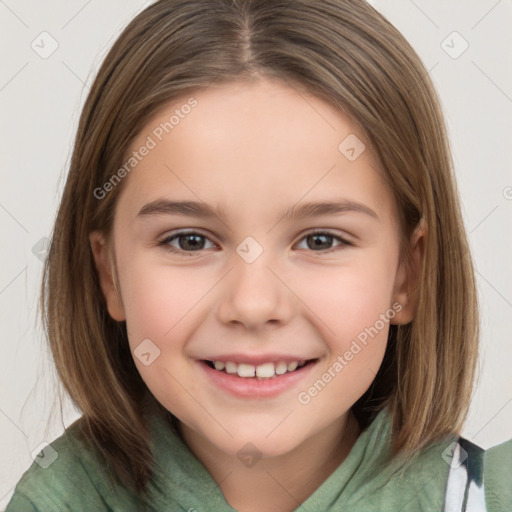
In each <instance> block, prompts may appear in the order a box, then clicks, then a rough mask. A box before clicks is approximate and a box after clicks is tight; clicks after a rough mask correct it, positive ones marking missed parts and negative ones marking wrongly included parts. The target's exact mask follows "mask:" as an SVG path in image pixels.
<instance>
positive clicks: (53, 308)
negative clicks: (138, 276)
mask: <svg viewBox="0 0 512 512" xmlns="http://www.w3.org/2000/svg"><path fill="white" fill-rule="evenodd" d="M259 77H265V78H272V79H276V80H281V81H282V82H283V83H287V84H288V85H290V86H293V87H295V88H297V89H301V90H303V91H306V92H309V93H310V94H313V95H315V96H316V97H318V98H320V99H322V100H324V101H326V102H328V103H329V104H331V105H334V106H335V107H336V108H338V109H339V110H340V111H342V112H344V113H345V114H346V115H348V116H350V117H351V119H353V120H354V121H355V122H356V123H358V125H359V126H360V127H361V129H362V130H363V132H364V134H365V136H366V137H367V139H368V140H369V141H370V143H371V146H372V149H373V151H374V152H375V155H376V157H377V159H378V162H379V167H380V171H381V172H382V174H383V176H384V177H385V179H386V180H387V182H388V183H389V185H390V187H391V190H392V193H393V197H394V200H395V202H396V205H397V208H398V213H399V222H400V228H401V235H402V249H403V252H402V255H403V257H404V258H407V257H408V255H409V247H408V244H407V241H408V239H409V237H410V235H411V233H412V232H413V230H414V228H415V227H416V226H417V225H418V223H419V222H420V221H421V222H424V223H425V225H426V227H427V230H428V236H427V243H426V247H425V252H424V259H423V262H422V266H421V269H420V275H419V281H418V285H417V289H416V294H417V299H418V302H417V310H416V313H415V317H414V319H413V320H412V321H411V322H410V323H409V324H407V325H405V326H399V327H398V326H391V328H390V333H389V340H388V346H387V350H386V354H385V357H384V361H383V364H382V365H381V368H380V370H379V372H378V374H377V376H376V378H375V380H374V382H373V383H372V385H371V386H370V388H369V389H368V391H367V392H366V393H365V394H364V395H363V397H361V399H360V400H358V402H357V403H356V404H355V405H354V406H353V410H354V412H355V413H356V415H357V416H358V419H359V421H360V422H361V423H362V424H363V426H365V425H368V423H369V422H370V421H371V419H372V418H373V417H374V416H375V414H376V413H377V412H378V411H379V410H381V409H382V408H383V407H388V408H389V411H390V412H391V415H392V419H393V447H392V450H393V454H398V453H405V454H409V455H410V454H414V453H418V452H419V450H420V449H421V448H422V447H424V446H425V445H427V444H428V443H431V442H433V441H435V440H436V439H440V438H442V437H443V436H446V435H448V434H457V433H458V432H459V431H460V429H461V427H462V425H463V422H464V420H465V417H466V415H467V410H468V406H469V402H470V398H471V394H472V387H473V380H474V372H475V365H476V361H477V352H478V346H477V345H478V308H477V300H476V292H475V278H474V271H473V266H472V262H471V256H470V253H469V249H468V242H467V237H466V234H465V231H464V225H463V221H462V217H461V210H460V204H459V198H458V193H457V188H456V181H455V178H454V174H453V169H452V167H453V166H452V160H451V155H450V150H449V144H448V141H447V136H446V133H445V125H444V120H443V116H442V113H441V110H440V107H439V104H438V99H437V96H436V93H435V90H434V87H433V86H432V83H431V81H430V79H429V76H428V72H427V70H426V69H425V68H424V66H423V65H422V63H421V61H420V59H419V57H418V56H417V55H416V53H415V52H414V50H413V49H412V48H411V46H410V45H409V44H408V43H407V41H406V40H405V39H404V37H403V36H402V35H401V34H400V33H399V32H398V31H397V30H396V29H395V28H394V27H393V26H392V25H391V24H390V23H389V22H388V21H387V20H386V19H385V18H384V17H383V16H382V15H380V14H379V13H378V12H377V11H376V10H375V9H373V8H372V7H371V6H370V5H368V4H367V3H366V2H364V1H363V0H322V1H315V0H294V1H287V0H160V1H158V2H156V3H155V4H153V5H151V6H149V7H148V8H146V9H145V10H144V11H143V12H141V13H140V14H139V15H138V16H137V17H136V18H135V19H133V21H132V22H131V23H129V25H128V26H127V27H126V28H125V29H124V30H123V32H122V33H121V35H120V36H119V38H118V39H117V40H116V41H115V43H114V45H113V46H112V48H111V50H110V51H109V53H108V55H107V56H106V58H105V59H104V62H103V63H102V66H101V68H100V70H99V72H98V74H97V76H96V78H95V80H94V82H93V84H92V87H91V90H90V92H89V95H88V97H87V99H86V102H85V105H84V107H83V111H82V113H81V117H80V121H79V126H78V131H77V135H76V140H75V143H74V149H73V154H72V159H71V164H70V169H69V174H68V177H67V181H66V185H65V189H64V192H63V197H62V200H61V203H60V207H59V210H58V213H57V218H56V222H55V226H54V231H53V234H52V239H51V245H50V248H49V256H48V259H47V262H46V265H45V269H44V276H43V286H42V293H41V308H42V316H43V321H44V326H45V328H46V332H47V337H48V340H49V344H50V347H51V351H52V353H53V357H54V360H55V364H56V368H57V372H58V375H59V377H60V379H61V381H62V383H63V386H64V388H65V390H66V391H67V392H68V393H69V395H70V397H71V399H72V400H73V402H74V404H75V405H76V406H77V407H78V408H79V410H80V411H81V412H82V414H83V415H82V417H81V418H80V419H79V420H78V426H79V427H80V431H81V432H82V433H83V436H84V438H85V439H86V440H87V442H88V443H90V446H92V447H95V448H96V449H97V451H98V453H99V454H101V455H102V456H103V457H104V459H105V461H106V462H107V463H108V464H109V466H111V467H112V469H113V473H114V474H115V476H116V477H118V479H119V481H120V482H121V483H122V484H124V485H126V486H130V487H131V488H132V489H134V490H135V491H136V492H137V493H139V492H140V493H142V492H144V491H145V490H146V488H147V484H148V481H149V480H150V479H151V476H152V474H153V472H152V466H153V464H154V458H153V454H152V452H151V449H150V445H149V438H148V436H149V430H148V426H147V421H146V416H145V414H144V403H145V401H147V400H148V399H149V400H150V399H151V398H154V397H152V396H151V394H150V393H149V390H148V389H147V387H146V385H145V383H144V382H143V381H142V379H141V377H140V375H139V373H138V371H137V368H136V366H135V364H134V362H133V357H132V355H131V353H130V350H129V345H128V338H127V333H126V325H125V323H124V322H116V321H114V320H113V319H112V318H111V317H110V316H109V314H108V312H107V308H106V303H105V300H104V297H103V294H102V292H101V288H100V286H99V280H98V275H97V272H96V268H95V264H94V259H93V255H92V251H91V248H90V244H89V238H88V237H89V234H90V233H91V232H92V231H94V230H99V231H101V232H103V233H104V234H105V235H106V236H107V237H108V236H109V234H110V233H111V228H112V223H113V217H114V210H115V206H116V200H117V198H118V195H119V193H120V191H121V190H122V188H123V184H124V181H126V180H124V181H122V182H121V183H119V184H118V185H117V186H116V187H114V188H113V190H112V191H110V192H109V193H108V194H106V195H105V197H104V198H102V199H98V197H97V194H95V193H94V191H95V190H97V189H98V188H99V187H102V185H103V184H104V183H106V182H107V181H108V180H109V179H110V178H111V177H112V175H113V174H115V173H116V171H117V170H118V169H119V168H120V167H121V166H122V164H123V162H124V161H125V157H126V152H127V148H128V147H129V145H130V142H131V141H132V140H133V139H134V137H135V136H136V135H137V134H138V133H140V131H141V130H142V128H143V127H144V126H145V124H146V123H147V121H148V120H149V119H150V118H151V117H152V116H154V115H155V114H156V113H157V112H158V111H159V109H161V108H162V107H164V106H165V105H166V104H167V103H169V102H170V101H172V100H173V99H175V98H178V97H183V96H184V95H185V94H192V93H193V92H194V91H197V90H200V89H202V88H205V87H208V85H209V84H211V83H213V82H221V81H222V82H230V81H236V80H242V79H257V78H259ZM128 179H129V178H128Z"/></svg>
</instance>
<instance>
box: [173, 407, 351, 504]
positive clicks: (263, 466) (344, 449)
mask: <svg viewBox="0 0 512 512" xmlns="http://www.w3.org/2000/svg"><path fill="white" fill-rule="evenodd" d="M180 426H181V434H182V437H183V440H184V441H185V442H186V444H187V445H188V447H189V448H190V450H191V451H192V452H193V453H194V455H195V456H196V457H197V458H198V459H199V460H200V461H201V462H202V463H203V465H204V466H205V467H206V469H207V470H208V472H209V473H210V474H211V475H212V477H213V479H214V480H215V482H216V483H217V485H218V486H219V487H220V489H221V491H222V493H223V494H224V497H225V499H226V501H227V502H228V503H229V504H230V505H231V506H232V507H233V508H235V509H236V510H238V512H256V511H261V510H275V511H278V512H291V511H293V510H295V509H296V508H297V507H298V506H299V505H300V504H301V503H303V502H304V501H305V500H306V499H307V498H308V497H309V496H311V494H313V493H314V492H315V490H316V489H317V488H318V487H319V486H320V485H321V484H322V483H323V482H324V481H325V480H326V479H327V478H328V477H329V476H330V475H331V474H332V473H333V471H334V470H335V469H336V468H337V467H338V466H339V465H340V464H341V463H342V462H343V461H344V460H345V459H346V457H347V456H348V454H349V452H350V450H351V449H352V447H353V445H354V444H355V442H356V441H357V438H358V437H359V434H360V432H361V428H360V426H359V424H358V422H357V420H356V418H355V416H354V414H353V413H352V412H351V411H349V412H348V413H347V414H345V415H344V416H342V417H340V418H339V419H338V420H336V421H335V422H334V423H332V424H331V425H329V426H328V427H327V428H325V429H323V430H321V431H319V432H317V433H316V434H314V435H313V436H311V437H309V438H308V439H306V440H305V441H304V442H303V443H302V444H300V445H299V446H297V447H296V448H294V449H293V450H292V451H290V452H288V453H286V454H283V455H280V456H276V457H263V458H262V459H261V460H259V461H258V462H257V463H256V464H255V465H254V466H252V467H244V466H243V464H242V465H241V464H240V460H239V459H238V458H237V457H236V456H233V455H230V454H226V453H225V452H222V451H220V450H219V449H217V448H216V447H214V446H213V445H212V444H211V443H209V442H208V441H207V440H206V439H205V438H204V437H202V436H200V435H199V434H197V432H195V431H193V430H191V429H190V428H188V427H187V426H186V425H184V424H183V423H181V424H180Z"/></svg>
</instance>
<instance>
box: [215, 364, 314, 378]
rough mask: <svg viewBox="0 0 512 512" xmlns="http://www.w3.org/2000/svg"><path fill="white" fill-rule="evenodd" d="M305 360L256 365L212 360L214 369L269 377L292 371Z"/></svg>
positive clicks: (241, 375) (246, 375)
mask: <svg viewBox="0 0 512 512" xmlns="http://www.w3.org/2000/svg"><path fill="white" fill-rule="evenodd" d="M305 363H306V361H293V362H292V363H288V364H286V363H285V362H283V361H281V362H279V363H277V364H274V363H263V364H260V365H258V366H254V365H252V364H245V363H240V364H237V363H234V362H233V361H226V363H224V362H223V361H213V364H214V366H215V369H216V370H224V369H225V370H226V372H227V373H236V374H238V376H239V377H254V376H255V375H256V377H260V378H267V379H268V378H270V377H273V376H274V375H282V374H283V373H286V372H293V371H294V370H296V369H297V367H299V366H304V364H305Z"/></svg>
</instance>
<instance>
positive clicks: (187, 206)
mask: <svg viewBox="0 0 512 512" xmlns="http://www.w3.org/2000/svg"><path fill="white" fill-rule="evenodd" d="M351 212H355V213H363V214H366V215H369V216H370V217H373V218H375V219H377V220H380V219H379V216H378V215H377V214H376V213H375V212H374V211H373V210H372V209H371V208H369V207H368V206H366V205H364V204H362V203H358V202H355V201H348V200H345V199H342V200H340V201H322V202H309V203H302V204H297V205H294V206H292V207H291V208H289V209H288V210H286V211H285V212H283V213H282V214H281V217H280V218H281V219H284V220H291V219H303V218H308V217H320V216H323V215H342V214H344V213H351ZM153 215H183V216H190V217H200V218H211V217H217V218H219V219H225V216H226V215H225V212H224V210H223V208H221V207H220V206H218V205H217V206H211V205H209V204H207V203H202V202H197V201H168V200H162V199H159V200H156V201H152V202H150V203H147V204H145V205H144V206H143V207H142V208H141V209H140V211H139V213H138V214H137V217H141V218H144V217H148V216H153Z"/></svg>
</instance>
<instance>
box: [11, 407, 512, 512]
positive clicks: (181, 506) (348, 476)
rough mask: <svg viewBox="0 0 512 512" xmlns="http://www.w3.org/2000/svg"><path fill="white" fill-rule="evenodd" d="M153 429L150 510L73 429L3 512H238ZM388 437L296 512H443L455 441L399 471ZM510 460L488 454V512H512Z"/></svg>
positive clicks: (359, 452) (191, 459)
mask: <svg viewBox="0 0 512 512" xmlns="http://www.w3.org/2000/svg"><path fill="white" fill-rule="evenodd" d="M151 429H152V448H153V451H154V453H155V458H156V473H155V478H154V479H153V480H152V482H151V484H150V499H149V501H148V502H146V503H141V502H139V501H138V500H137V499H136V498H135V496H133V495H132V494H131V493H130V492H129V491H127V490H126V489H125V488H122V487H120V486H116V485H114V484H112V483H111V482H112V480H111V479H110V478H109V473H108V471H107V469H106V468H105V467H104V466H103V465H101V464H99V461H98V459H97V458H96V457H95V455H94V454H93V453H92V452H91V451H90V450H89V449H88V448H87V447H86V446H85V445H84V444H82V443H81V442H79V441H78V440H77V439H76V438H75V437H74V436H73V432H74V427H73V426H71V427H70V428H69V429H68V430H67V432H66V433H64V434H63V435H62V436H60V437H59V438H58V439H56V440H55V441H54V442H53V443H51V445H52V447H53V449H55V450H56V451H57V453H58V458H57V459H56V460H55V461H54V462H53V463H52V464H51V465H50V466H49V467H47V468H46V469H43V468H41V467H40V466H39V464H37V462H34V463H33V464H32V465H31V466H30V468H29V469H28V470H27V471H26V472H25V474H24V475H23V477H22V478H21V480H20V481H19V483H18V485H17V486H16V489H15V492H14V495H13V497H12V499H11V501H10V502H9V504H8V506H7V509H6V512H25V511H26V512H57V511H58V512H64V511H73V512H80V511H84V512H85V511H87V512H91V511H94V512H103V511H105V512H106V511H116V512H131V511H133V512H135V511H137V512H141V511H148V512H150V511H155V512H166V511H173V512H174V511H183V512H193V511H194V510H195V511H197V512H203V511H208V512H234V511H235V509H234V508H232V507H231V506H229V505H228V503H227V502H226V500H225V499H224V496H223V494H222V492H221V490H220V488H219V487H218V486H217V484H216V483H215V481H214V480H213V478H212V477H211V476H210V474H209V473H208V471H207V470H206V468H205V467H204V466H203V465H202V463H201V462H200V461H199V460H198V459H197V458H196V457H195V456H194V455H193V454H192V452H191V451H190V450H189V449H188V447H187V446H186V445H185V444H184V443H183V441H182V440H181V438H180V437H179V436H178V434H177V433H176V432H175V431H174V430H173V429H172V428H169V425H168V423H167V422H166V421H165V419H164V418H163V417H161V416H153V417H152V419H151ZM390 432H391V423H390V418H389V414H388V412H387V411H386V410H383V411H381V412H380V413H379V414H378V416H377V417H376V418H375V419H374V421H373V422H372V424H371V425H370V426H369V427H368V428H367V429H366V430H365V431H364V432H362V433H361V435H360V436H359V438H358V440H357V442H356V443H355V445H354V446H353V448H352V450H351V451H350V453H349V455H348V457H347V458H346V459H345V461H343V463H342V464H341V465H340V466H339V467H338V468H337V469H336V470H335V471H334V472H333V473H332V474H331V475H330V476H329V477H328V478H327V479H326V480H325V481H324V482H323V484H322V485H321V486H320V487H319V488H318V489H317V490H316V491H315V492H314V493H313V494H312V495H311V496H310V497H309V498H308V499H307V500H306V501H305V502H304V503H302V505H300V506H298V507H297V509H296V511H297V512H299V511H300V512H327V511H340V510H344V511H350V512H359V511H361V512H363V511H364V512H399V511H401V510H402V511H404V512H410V511H421V512H427V511H432V512H434V511H435V512H440V511H442V510H443V504H444V495H445V489H446V481H447V477H448V471H449V469H450V467H449V465H448V463H447V462H446V461H445V460H444V459H443V452H444V450H446V448H447V447H448V445H450V443H451V442H452V441H453V439H451V438H450V439H448V438H447V439H446V440H443V441H442V442H439V443H435V444H433V445H431V446H429V447H428V449H425V450H423V451H422V452H421V453H420V454H419V455H418V456H417V457H416V458H415V459H414V460H413V461H412V462H411V463H410V465H409V466H405V468H404V467H402V469H401V470H397V467H398V466H399V465H398V464H392V465H387V466H386V465H385V463H384V461H385V459H386V454H387V452H388V449H389V442H390ZM511 452H512V440H511V442H509V443H506V444H505V445H501V447H496V449H493V450H490V451H489V452H488V454H486V458H485V461H486V466H485V479H486V480H485V481H486V487H487V480H489V485H490V486H491V487H490V489H491V497H490V499H488V507H493V508H489V509H488V510H489V512H498V511H500V512H501V511H512V506H511V505H512V500H510V488H511V487H512V486H511V485H510V479H511V475H512V470H511V469H510V468H506V471H505V472H503V469H504V468H505V464H504V460H505V459H504V458H503V456H504V454H506V455H507V456H508V457H511ZM445 458H446V457H445ZM509 460H512V459H509ZM487 475H489V478H488V479H487ZM507 493H508V498H507ZM506 500H508V501H506ZM276 512H277V511H276Z"/></svg>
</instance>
